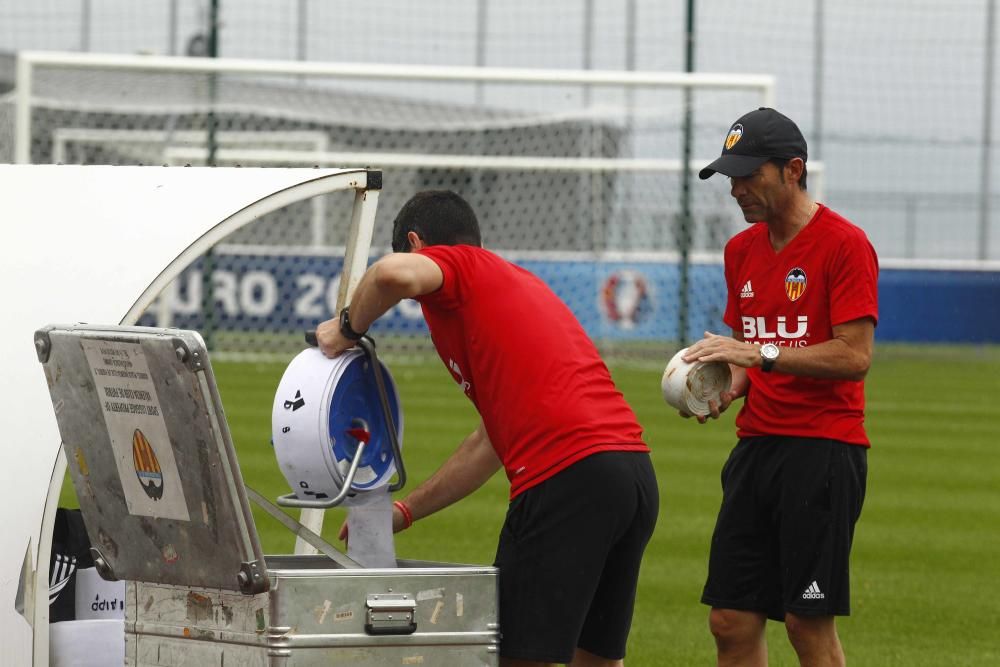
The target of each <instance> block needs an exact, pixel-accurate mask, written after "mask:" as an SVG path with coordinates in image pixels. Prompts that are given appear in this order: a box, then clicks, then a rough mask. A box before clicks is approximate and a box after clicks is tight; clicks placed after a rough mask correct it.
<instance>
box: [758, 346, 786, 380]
mask: <svg viewBox="0 0 1000 667" xmlns="http://www.w3.org/2000/svg"><path fill="white" fill-rule="evenodd" d="M780 353H781V348H780V347H778V346H777V345H775V344H774V343H765V344H764V345H761V346H760V370H762V371H764V372H765V373H770V372H771V369H772V368H774V362H776V361H777V360H778V355H779V354H780Z"/></svg>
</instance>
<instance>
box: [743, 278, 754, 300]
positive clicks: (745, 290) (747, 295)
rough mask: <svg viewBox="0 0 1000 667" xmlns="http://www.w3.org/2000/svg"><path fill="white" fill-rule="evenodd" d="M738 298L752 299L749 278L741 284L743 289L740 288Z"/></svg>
mask: <svg viewBox="0 0 1000 667" xmlns="http://www.w3.org/2000/svg"><path fill="white" fill-rule="evenodd" d="M740 298H741V299H752V298H753V287H752V286H751V285H750V281H749V280H748V281H747V284H746V285H744V286H743V289H742V290H740Z"/></svg>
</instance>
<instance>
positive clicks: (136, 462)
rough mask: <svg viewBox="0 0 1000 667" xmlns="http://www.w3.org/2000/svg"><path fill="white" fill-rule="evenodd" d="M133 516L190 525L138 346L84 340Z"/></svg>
mask: <svg viewBox="0 0 1000 667" xmlns="http://www.w3.org/2000/svg"><path fill="white" fill-rule="evenodd" d="M81 344H82V345H83V351H84V354H85V355H86V357H87V362H88V365H89V366H90V372H91V374H92V375H93V378H94V384H95V385H96V387H97V394H98V397H99V400H100V404H101V412H102V413H103V415H104V422H105V425H106V427H107V430H108V436H109V438H110V440H111V447H112V449H113V450H114V456H115V464H116V465H117V467H118V476H119V478H120V479H121V484H122V489H123V490H124V492H125V502H126V504H127V507H128V511H129V513H130V514H136V515H142V516H151V517H158V518H162V519H178V520H181V521H190V520H191V517H190V515H189V514H188V508H187V502H186V501H185V499H184V489H183V487H182V485H181V479H180V474H179V472H178V470H177V462H176V461H175V460H174V452H173V448H172V447H171V444H170V436H169V434H168V433H167V425H166V422H165V421H164V418H163V410H162V408H161V406H160V400H159V398H158V397H157V395H156V386H155V385H154V382H153V379H152V377H151V376H150V372H149V365H148V364H147V362H146V356H145V355H144V354H143V351H142V346H141V345H140V344H139V343H127V342H120V341H114V342H111V341H107V340H89V339H84V340H82V341H81Z"/></svg>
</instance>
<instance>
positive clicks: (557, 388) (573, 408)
mask: <svg viewBox="0 0 1000 667" xmlns="http://www.w3.org/2000/svg"><path fill="white" fill-rule="evenodd" d="M419 252H420V254H422V255H424V256H425V257H429V258H430V259H432V260H433V261H434V262H435V263H436V264H437V265H438V266H439V267H441V271H442V273H443V274H444V283H443V284H442V286H441V288H440V289H438V290H436V291H434V292H432V293H430V294H425V295H423V296H420V297H417V301H419V302H420V305H421V307H422V309H423V313H424V318H425V319H426V320H427V326H428V327H429V328H430V332H431V339H432V340H433V341H434V347H435V348H436V349H437V352H438V354H439V355H440V357H441V360H442V361H443V362H444V364H445V366H446V367H447V368H448V370H449V371H451V374H452V376H453V377H454V378H455V381H456V382H457V383H458V384H459V385H460V386H461V387H462V389H463V390H464V391H465V394H466V396H468V397H469V399H471V400H472V403H473V404H474V405H475V406H476V409H477V410H478V411H479V414H480V416H481V417H482V419H483V423H484V424H485V426H486V432H487V433H488V434H489V437H490V440H491V441H492V443H493V448H494V449H495V450H496V452H497V456H498V457H499V458H500V460H501V461H502V462H503V466H504V469H505V470H506V472H507V478H508V479H509V480H510V484H511V488H510V497H511V498H514V497H515V496H516V495H517V494H519V493H521V492H522V491H524V490H526V489H528V488H530V487H532V486H534V485H536V484H539V483H540V482H543V481H544V480H546V479H548V478H549V477H551V476H553V475H555V474H556V473H557V472H559V471H560V470H563V469H564V468H566V467H568V466H569V465H571V464H573V463H575V462H576V461H579V460H580V459H583V458H585V457H587V456H590V455H591V454H596V453H597V452H604V451H640V452H648V451H649V448H648V447H646V445H645V444H644V443H643V441H642V428H641V427H640V426H639V423H638V421H636V417H635V414H634V413H633V412H632V409H631V408H630V407H629V405H628V403H626V402H625V398H624V397H623V396H622V394H621V392H620V391H618V389H617V388H616V387H615V385H614V383H613V382H612V380H611V374H610V372H609V371H608V368H607V366H605V364H604V362H603V361H602V359H601V357H600V355H599V354H598V352H597V349H596V348H595V347H594V344H593V343H592V342H591V340H590V338H588V337H587V334H586V332H585V331H584V330H583V327H581V326H580V324H579V322H577V320H576V318H575V317H574V316H573V313H572V312H571V311H570V309H569V308H568V307H567V306H566V305H565V304H564V303H563V302H562V301H561V300H560V299H559V297H557V296H556V295H555V294H554V293H553V292H552V290H550V289H549V287H548V286H547V285H546V284H545V283H544V282H542V280H541V279H540V278H538V277H537V276H535V275H534V274H532V273H530V272H528V271H526V270H524V269H522V268H520V267H519V266H516V265H514V264H511V263H510V262H508V261H506V260H505V259H503V258H501V257H500V256H498V255H496V254H494V253H492V252H490V251H488V250H484V249H483V248H478V247H475V246H469V245H458V246H443V245H435V246H431V247H428V248H424V249H422V250H420V251H419Z"/></svg>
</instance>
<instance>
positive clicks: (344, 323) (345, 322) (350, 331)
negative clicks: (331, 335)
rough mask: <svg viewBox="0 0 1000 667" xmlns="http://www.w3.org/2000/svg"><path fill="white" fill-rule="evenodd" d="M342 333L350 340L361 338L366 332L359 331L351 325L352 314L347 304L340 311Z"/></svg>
mask: <svg viewBox="0 0 1000 667" xmlns="http://www.w3.org/2000/svg"><path fill="white" fill-rule="evenodd" d="M340 333H341V335H342V336H343V337H344V338H346V339H348V340H361V338H362V336H364V335H365V333H366V332H364V331H362V332H361V333H358V332H357V331H355V330H354V328H353V327H351V316H350V315H349V314H348V309H347V307H346V306H345V307H344V309H343V310H341V311H340Z"/></svg>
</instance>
